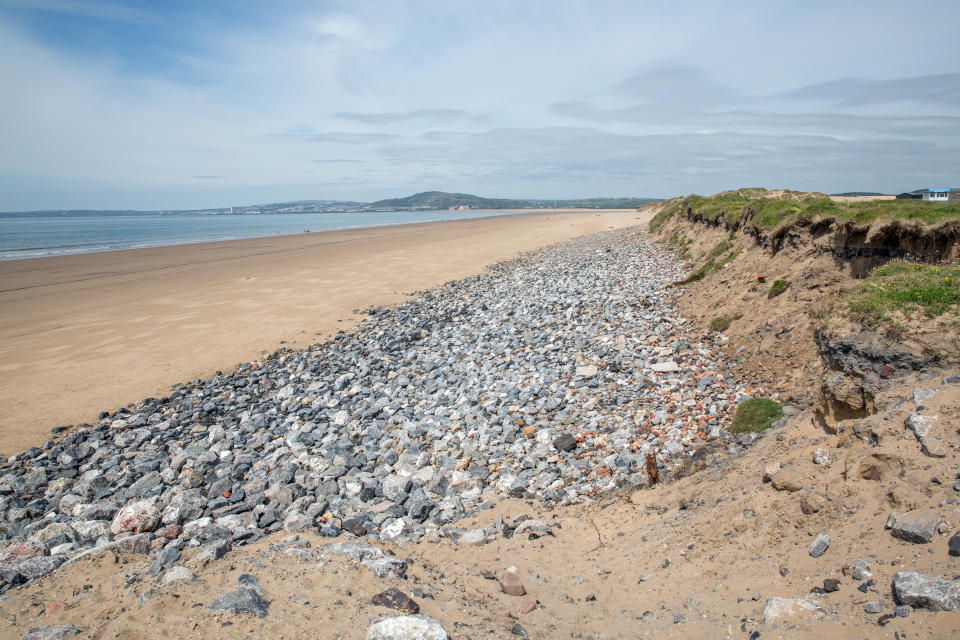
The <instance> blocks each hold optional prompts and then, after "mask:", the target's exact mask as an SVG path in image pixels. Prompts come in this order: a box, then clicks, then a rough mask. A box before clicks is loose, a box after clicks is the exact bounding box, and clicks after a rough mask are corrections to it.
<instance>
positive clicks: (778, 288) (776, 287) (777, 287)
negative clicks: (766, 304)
mask: <svg viewBox="0 0 960 640" xmlns="http://www.w3.org/2000/svg"><path fill="white" fill-rule="evenodd" d="M789 286H790V281H789V280H774V281H773V284H772V285H770V291H768V292H767V298H776V297H777V296H778V295H780V294H781V293H783V292H784V291H786V290H787V287H789Z"/></svg>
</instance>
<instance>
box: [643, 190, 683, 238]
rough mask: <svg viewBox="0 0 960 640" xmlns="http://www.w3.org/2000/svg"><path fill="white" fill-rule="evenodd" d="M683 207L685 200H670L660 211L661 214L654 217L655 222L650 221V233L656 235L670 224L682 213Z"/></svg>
mask: <svg viewBox="0 0 960 640" xmlns="http://www.w3.org/2000/svg"><path fill="white" fill-rule="evenodd" d="M682 205H683V198H674V199H672V200H668V201H667V202H666V204H664V205H663V208H662V209H660V212H659V213H658V214H657V215H655V216H653V220H651V221H650V231H651V232H653V233H656V232H658V231H660V229H661V228H662V227H663V225H665V224H667V223H668V222H670V220H672V219H673V216H675V215H676V214H677V212H678V211H680V207H681V206H682Z"/></svg>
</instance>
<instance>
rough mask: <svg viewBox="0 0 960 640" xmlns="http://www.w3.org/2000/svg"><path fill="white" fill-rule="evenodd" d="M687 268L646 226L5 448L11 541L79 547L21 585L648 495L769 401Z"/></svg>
mask: <svg viewBox="0 0 960 640" xmlns="http://www.w3.org/2000/svg"><path fill="white" fill-rule="evenodd" d="M682 276H683V268H682V265H681V264H680V263H678V262H677V260H676V259H675V257H674V256H672V255H671V254H670V253H668V252H667V251H665V250H663V249H661V248H659V247H657V246H656V245H654V244H653V243H651V242H650V241H649V240H648V239H647V237H646V236H645V235H644V234H643V233H641V232H639V231H630V230H628V231H614V232H606V233H600V234H595V235H592V236H587V237H583V238H578V239H574V240H572V241H570V242H566V243H561V244H557V245H553V246H551V247H547V248H544V249H542V250H538V251H535V252H530V253H528V254H524V255H522V256H521V257H519V258H516V259H514V260H510V261H505V262H502V263H500V264H497V265H494V266H493V267H491V268H490V269H488V270H487V271H486V272H485V273H483V274H481V275H477V276H472V277H469V278H465V279H462V280H458V281H454V282H450V283H447V284H445V285H443V286H440V287H437V288H435V289H432V290H429V291H425V292H420V295H419V297H417V298H416V299H411V300H409V301H406V302H404V303H402V304H398V305H396V306H394V307H390V308H379V307H378V308H374V309H370V310H368V317H367V319H366V320H364V321H363V322H362V323H360V325H358V327H357V328H356V330H355V331H352V332H349V333H346V332H344V333H340V334H338V335H337V336H336V337H335V338H333V339H331V340H328V341H327V342H324V343H322V344H317V345H313V346H310V347H308V348H305V349H302V350H299V351H292V350H288V349H281V350H280V351H277V352H276V353H274V354H271V355H269V356H267V357H264V358H263V359H262V360H260V361H256V362H248V363H243V364H240V365H238V366H237V368H236V369H234V370H233V371H230V372H227V373H219V372H218V374H217V375H216V376H214V377H212V378H210V379H206V380H194V381H188V382H185V383H184V384H181V385H178V386H177V387H176V389H175V390H174V391H173V392H172V393H170V394H169V395H168V396H166V397H162V398H150V399H145V400H143V401H141V402H138V403H135V404H133V405H130V406H129V407H128V408H127V407H125V408H122V409H120V410H118V411H115V412H104V413H103V414H101V415H102V417H101V418H100V419H98V420H97V421H95V422H94V423H93V424H89V425H79V426H74V427H71V428H69V429H67V430H64V431H61V432H59V433H57V434H56V435H54V436H53V437H54V439H53V440H51V441H50V442H49V443H47V445H46V446H44V447H43V448H39V447H35V448H33V449H31V450H29V451H28V452H25V453H24V455H21V456H11V457H10V459H8V460H4V459H0V521H6V522H10V523H11V524H10V526H8V527H6V528H5V529H4V530H3V531H2V532H0V543H9V544H11V545H13V544H19V543H25V542H29V541H31V540H35V536H37V535H38V534H39V533H40V531H41V530H42V529H44V528H46V527H48V526H49V525H51V524H57V525H63V526H64V527H66V529H64V531H65V532H66V534H67V535H66V538H67V539H64V540H61V541H60V544H61V545H67V544H68V543H69V545H70V546H59V547H58V549H60V550H62V551H63V552H64V554H63V555H62V556H56V559H53V560H51V559H49V558H53V556H46V558H47V559H41V560H33V561H30V560H29V559H24V558H11V557H8V558H7V559H5V560H2V561H0V592H3V591H6V590H7V589H9V588H11V587H12V586H13V584H14V583H15V582H22V581H25V580H29V579H33V578H35V577H38V576H40V575H45V573H48V572H49V571H52V570H54V569H56V567H57V566H59V565H60V564H62V562H63V561H64V560H66V559H72V558H75V557H77V556H79V555H80V554H83V553H87V552H89V551H90V550H92V549H97V548H103V549H105V548H115V549H116V550H124V549H127V548H128V546H129V550H130V551H136V552H138V553H147V552H149V551H150V549H151V546H152V542H151V541H152V539H153V537H154V536H158V537H161V539H162V540H171V541H173V542H174V543H176V544H177V545H179V548H185V547H186V546H191V547H198V546H199V547H203V548H204V553H205V554H207V555H204V556H203V558H208V557H209V558H210V559H216V558H215V557H214V556H217V554H218V553H220V551H221V550H223V551H224V552H226V551H229V550H230V549H231V548H233V547H236V546H241V545H244V544H249V543H251V542H255V541H256V540H258V539H259V538H261V537H263V536H264V535H268V534H270V533H273V532H276V531H279V530H282V529H284V528H286V529H287V530H293V531H297V530H313V531H316V532H317V533H319V534H320V535H323V536H329V537H336V536H338V535H340V533H341V532H343V531H346V532H349V533H352V534H353V535H357V536H360V537H364V538H369V539H372V540H376V539H380V540H388V541H391V542H404V541H407V540H417V539H422V538H424V537H425V536H435V535H437V532H438V531H442V530H443V528H444V527H446V526H447V525H450V524H451V523H454V522H456V521H458V520H460V519H462V518H464V517H466V516H468V515H471V514H473V513H476V512H477V511H479V510H482V509H485V508H489V506H490V505H491V504H492V503H493V502H495V501H497V500H498V499H500V498H501V497H503V496H515V497H522V498H527V499H536V500H540V501H543V502H547V503H555V504H572V503H578V502H583V501H585V500H589V499H592V498H595V497H596V496H597V495H599V494H602V493H604V492H610V491H615V490H618V489H634V488H640V487H643V486H646V485H647V484H648V483H649V482H650V477H651V475H650V474H649V472H648V466H647V461H648V459H650V460H652V469H653V470H654V471H661V470H662V471H665V470H667V469H668V468H669V467H671V466H672V465H676V464H680V463H682V462H683V461H684V460H686V459H687V458H689V457H690V456H692V455H693V454H694V453H696V452H697V450H699V449H700V448H701V447H703V446H705V445H707V444H709V443H710V442H711V441H714V440H721V441H724V442H729V443H732V444H736V442H737V441H736V440H731V439H730V436H729V435H728V434H727V432H726V430H725V427H726V426H727V425H728V424H729V422H730V420H731V419H732V417H733V413H734V412H735V410H736V406H737V404H738V403H739V402H740V400H742V399H743V398H744V397H748V396H760V395H764V391H763V389H761V388H759V387H750V388H748V387H745V386H744V385H742V384H740V383H738V382H736V381H735V380H734V379H733V377H732V376H731V375H730V374H728V373H727V372H726V364H725V362H724V360H723V356H722V354H721V352H720V347H721V346H722V345H721V342H720V336H719V334H715V333H714V332H710V331H699V330H698V329H696V328H695V327H694V326H693V325H692V324H690V323H688V322H687V321H686V320H685V319H684V318H682V317H681V316H680V315H679V314H678V313H677V310H676V307H675V305H676V301H677V298H678V296H680V295H682V292H683V290H682V288H679V287H669V286H668V285H669V284H671V283H672V282H675V281H677V280H679V279H681V278H682ZM525 428H526V429H527V433H528V434H529V436H524V432H523V430H524V429H525ZM736 446H740V445H736ZM158 528H159V530H158ZM128 533H133V534H138V535H140V536H144V537H143V538H133V537H131V538H130V542H124V543H123V544H118V545H117V546H116V547H107V546H106V545H108V544H113V543H114V542H119V540H120V537H121V536H123V535H125V534H128ZM529 533H538V534H539V532H534V531H530V532H529ZM52 535H53V534H52ZM56 535H59V534H56ZM441 535H442V534H441ZM468 540H469V538H468ZM219 541H227V542H229V545H230V546H229V547H228V546H226V545H225V544H224V543H223V542H219ZM208 550H209V552H210V553H208ZM358 561H359V560H358ZM30 562H33V565H31V564H30ZM22 563H26V564H24V565H23V566H22V567H21V564H22ZM34 565H36V566H34ZM3 576H8V577H10V580H7V578H6V577H3Z"/></svg>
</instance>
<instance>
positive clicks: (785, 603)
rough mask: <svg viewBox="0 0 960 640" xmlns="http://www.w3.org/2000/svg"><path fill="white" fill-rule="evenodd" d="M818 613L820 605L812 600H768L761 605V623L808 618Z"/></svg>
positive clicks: (807, 598)
mask: <svg viewBox="0 0 960 640" xmlns="http://www.w3.org/2000/svg"><path fill="white" fill-rule="evenodd" d="M819 611H820V603H819V602H818V601H816V600H814V599H813V598H810V597H805V598H770V599H769V600H767V601H766V603H765V604H764V605H763V613H762V617H763V622H764V624H769V623H771V622H773V621H774V620H776V619H777V618H783V617H787V618H793V617H796V616H809V615H813V614H817V613H819Z"/></svg>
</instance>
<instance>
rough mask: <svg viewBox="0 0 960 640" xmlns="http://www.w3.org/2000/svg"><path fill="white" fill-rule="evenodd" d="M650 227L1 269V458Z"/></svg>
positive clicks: (173, 252) (445, 230) (178, 253)
mask: <svg viewBox="0 0 960 640" xmlns="http://www.w3.org/2000/svg"><path fill="white" fill-rule="evenodd" d="M642 217H643V220H645V219H646V216H645V215H643V216H642ZM641 221H642V220H641V214H638V213H637V212H636V211H633V210H627V211H623V210H621V211H594V212H574V213H571V212H548V213H535V214H522V215H510V216H496V217H489V218H476V219H471V220H459V221H450V222H436V223H424V224H411V225H402V226H394V227H376V228H370V229H354V230H346V231H331V232H324V233H311V234H303V235H293V236H279V237H272V238H258V239H252V240H237V241H231V242H216V243H204V244H193V245H181V246H173V247H159V248H151V249H135V250H129V251H112V252H106V253H96V254H85V255H75V256H61V257H54V258H39V259H30V260H17V261H9V262H0V283H2V284H0V380H2V381H3V382H2V385H0V408H2V410H0V452H2V453H5V454H7V455H9V454H12V453H15V452H18V451H22V450H23V449H25V448H26V447H29V446H32V445H40V444H43V443H44V442H46V440H47V438H48V434H49V430H50V428H52V427H54V426H57V425H67V424H74V423H78V422H92V421H94V420H95V419H96V417H97V414H98V413H99V412H100V411H104V410H115V409H116V408H117V407H118V406H122V405H125V404H128V403H130V402H134V401H137V400H140V399H142V398H145V397H151V396H152V397H158V396H163V395H166V394H167V393H169V391H170V387H171V385H173V384H175V383H177V382H181V381H184V380H188V379H194V378H204V377H208V376H210V375H211V374H212V373H213V372H214V371H216V370H218V369H222V370H227V369H231V368H233V367H234V366H236V365H237V363H239V362H248V361H251V360H254V359H256V358H258V357H259V356H260V355H262V354H263V353H268V352H271V351H274V350H276V349H277V348H279V347H280V346H282V345H284V344H286V345H289V346H295V347H299V346H305V345H308V344H312V343H315V342H318V341H321V340H322V339H324V338H326V337H328V336H330V335H331V334H333V333H335V332H336V331H337V330H338V329H341V328H343V329H348V328H350V327H351V326H352V325H353V323H354V321H355V319H356V317H355V316H354V314H353V311H354V310H356V309H364V308H367V307H369V306H376V305H388V304H393V303H396V302H398V301H400V300H402V299H404V297H405V295H406V294H409V293H411V292H413V291H416V290H421V289H425V288H429V287H432V286H435V285H437V284H440V283H442V282H445V281H448V280H453V279H457V278H462V277H465V276H467V275H470V274H473V273H478V272H480V271H482V270H483V268H484V267H485V266H487V265H490V264H492V263H494V262H497V261H499V260H503V259H506V258H510V257H512V256H515V255H516V254H517V252H520V251H528V250H531V249H535V248H537V247H541V246H545V245H548V244H552V243H555V242H559V241H562V240H566V239H569V238H572V237H575V236H579V235H584V234H588V233H594V232H597V231H603V230H606V229H611V228H620V227H625V226H631V225H635V224H639V223H640V222H641Z"/></svg>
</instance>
